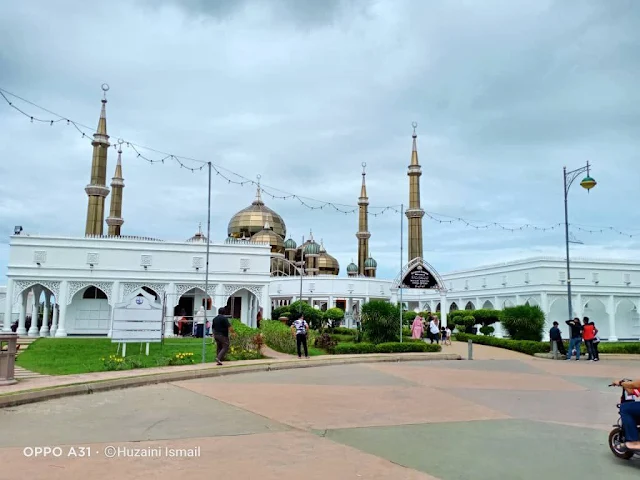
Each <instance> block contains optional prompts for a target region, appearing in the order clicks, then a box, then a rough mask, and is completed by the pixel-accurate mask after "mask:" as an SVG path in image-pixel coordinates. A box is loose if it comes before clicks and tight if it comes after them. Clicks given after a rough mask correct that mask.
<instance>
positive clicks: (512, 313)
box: [502, 305, 545, 342]
mask: <svg viewBox="0 0 640 480" xmlns="http://www.w3.org/2000/svg"><path fill="white" fill-rule="evenodd" d="M544 320H545V319H544V312H543V311H542V309H541V308H540V307H539V306H537V305H535V306H529V305H519V306H517V307H507V308H505V309H504V310H502V326H503V327H504V328H505V330H506V331H507V332H508V333H509V336H510V337H511V338H512V339H513V340H533V341H536V342H540V341H542V332H543V330H544Z"/></svg>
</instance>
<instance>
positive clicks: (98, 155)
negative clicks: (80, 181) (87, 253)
mask: <svg viewBox="0 0 640 480" xmlns="http://www.w3.org/2000/svg"><path fill="white" fill-rule="evenodd" d="M108 90H109V85H107V84H106V83H105V84H103V85H102V91H103V92H104V97H103V99H102V108H101V110H100V119H99V120H98V128H97V129H96V133H94V134H93V141H92V142H91V145H93V159H92V161H91V181H90V183H89V185H87V186H86V187H85V189H84V191H85V192H86V193H87V196H88V197H89V204H88V206H87V222H86V227H85V235H102V232H103V227H104V199H105V198H106V197H107V195H109V188H107V186H106V185H107V152H108V151H109V147H110V146H111V145H110V144H109V135H107V113H106V104H107V91H108Z"/></svg>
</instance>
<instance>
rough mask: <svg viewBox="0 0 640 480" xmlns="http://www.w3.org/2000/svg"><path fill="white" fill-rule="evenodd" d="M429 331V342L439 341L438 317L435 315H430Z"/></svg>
mask: <svg viewBox="0 0 640 480" xmlns="http://www.w3.org/2000/svg"><path fill="white" fill-rule="evenodd" d="M429 332H430V333H431V335H430V338H431V343H433V341H434V340H435V341H436V343H438V342H439V341H440V327H439V326H438V319H437V318H436V317H431V321H430V322H429Z"/></svg>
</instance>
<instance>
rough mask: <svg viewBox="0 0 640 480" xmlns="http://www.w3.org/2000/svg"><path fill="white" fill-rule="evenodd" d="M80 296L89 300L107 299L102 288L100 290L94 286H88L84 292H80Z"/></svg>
mask: <svg viewBox="0 0 640 480" xmlns="http://www.w3.org/2000/svg"><path fill="white" fill-rule="evenodd" d="M82 298H88V299H91V300H96V299H104V300H106V299H107V294H106V293H104V292H103V291H102V290H100V289H99V288H96V287H93V286H91V287H89V288H87V289H86V290H85V291H84V293H83V294H82Z"/></svg>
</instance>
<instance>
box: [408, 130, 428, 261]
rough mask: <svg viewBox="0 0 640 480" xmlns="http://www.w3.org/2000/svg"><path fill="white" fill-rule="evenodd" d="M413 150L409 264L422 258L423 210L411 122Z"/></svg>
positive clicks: (415, 142)
mask: <svg viewBox="0 0 640 480" xmlns="http://www.w3.org/2000/svg"><path fill="white" fill-rule="evenodd" d="M412 126H413V148H412V150H411V164H410V165H409V171H408V173H407V175H408V176H409V208H407V210H406V212H405V215H406V216H407V219H408V220H409V240H408V242H409V262H410V261H411V260H413V259H414V258H423V257H422V217H424V210H423V209H421V208H420V176H421V175H422V169H421V168H420V164H419V163H418V147H417V141H416V139H417V138H418V135H416V127H417V126H418V124H417V123H415V122H413V124H412Z"/></svg>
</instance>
